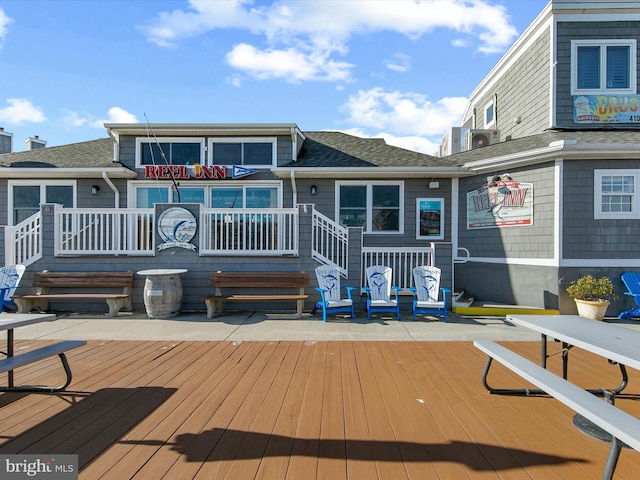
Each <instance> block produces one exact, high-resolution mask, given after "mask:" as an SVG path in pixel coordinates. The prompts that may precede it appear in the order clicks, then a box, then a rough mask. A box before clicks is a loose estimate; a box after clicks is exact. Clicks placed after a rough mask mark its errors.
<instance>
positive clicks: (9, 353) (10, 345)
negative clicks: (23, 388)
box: [7, 328, 13, 388]
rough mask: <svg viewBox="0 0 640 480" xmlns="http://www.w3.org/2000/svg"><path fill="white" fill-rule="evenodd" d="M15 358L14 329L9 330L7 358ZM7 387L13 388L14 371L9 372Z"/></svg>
mask: <svg viewBox="0 0 640 480" xmlns="http://www.w3.org/2000/svg"><path fill="white" fill-rule="evenodd" d="M8 357H13V328H10V329H9V330H7V358H8ZM7 387H8V388H13V370H9V371H8V372H7Z"/></svg>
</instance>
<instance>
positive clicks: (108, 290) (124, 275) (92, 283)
mask: <svg viewBox="0 0 640 480" xmlns="http://www.w3.org/2000/svg"><path fill="white" fill-rule="evenodd" d="M32 287H34V288H37V291H36V292H35V293H33V294H25V295H14V296H12V297H11V298H12V299H13V301H14V302H15V303H16V305H17V307H18V313H29V312H30V311H31V310H33V309H34V308H36V309H38V310H40V311H45V310H47V309H48V308H49V301H50V300H83V301H86V300H104V301H106V302H107V306H108V307H109V312H108V313H107V316H108V317H114V316H116V315H117V314H118V312H119V311H120V310H121V309H123V308H124V309H125V310H127V311H132V310H133V306H132V304H131V289H132V287H133V272H49V271H46V270H45V271H42V272H36V273H35V274H34V277H33V284H32ZM51 289H56V292H55V293H53V292H51ZM89 289H92V290H100V292H96V291H91V292H87V290H89ZM59 290H65V291H64V292H59Z"/></svg>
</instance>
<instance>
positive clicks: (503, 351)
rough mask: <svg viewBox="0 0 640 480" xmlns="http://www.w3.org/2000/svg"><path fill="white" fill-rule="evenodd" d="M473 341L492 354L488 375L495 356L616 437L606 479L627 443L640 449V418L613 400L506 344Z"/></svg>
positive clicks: (527, 379)
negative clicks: (595, 392)
mask: <svg viewBox="0 0 640 480" xmlns="http://www.w3.org/2000/svg"><path fill="white" fill-rule="evenodd" d="M473 344H474V346H475V347H476V348H478V349H480V350H482V351H483V352H484V353H486V354H487V355H488V359H487V364H486V366H485V375H486V372H487V371H488V369H489V366H490V364H491V360H494V359H495V360H496V361H497V362H499V363H501V364H502V365H504V366H505V367H507V368H508V369H510V370H511V371H513V372H514V373H517V374H518V375H520V377H522V378H523V379H525V380H526V381H528V382H530V383H532V384H533V385H535V386H537V387H538V388H540V389H541V390H543V391H544V392H546V393H548V394H549V395H551V396H552V397H554V398H555V399H557V400H559V401H561V402H562V403H564V404H565V405H566V406H568V407H569V408H571V409H572V410H574V411H575V412H576V413H578V414H579V415H582V416H583V417H584V418H586V419H587V420H589V421H591V422H592V423H594V424H595V425H597V426H598V427H600V428H602V429H603V430H605V431H606V432H608V433H609V434H610V435H611V436H612V437H613V440H612V442H611V447H610V450H609V456H608V457H607V461H606V464H605V467H604V473H603V477H602V478H605V479H611V478H612V477H613V472H614V471H615V468H616V464H617V462H618V458H619V456H620V450H621V448H622V444H623V442H624V444H626V445H628V446H629V447H631V448H633V449H635V450H638V451H640V419H638V418H636V417H634V416H632V415H630V414H628V413H626V412H624V411H622V410H620V409H619V408H617V407H616V406H614V405H612V404H610V403H607V402H605V401H603V400H600V399H599V398H598V397H596V396H595V395H594V394H592V393H589V392H588V391H586V390H584V389H582V388H580V387H578V386H577V385H574V384H573V383H571V382H569V381H567V380H565V379H563V378H562V377H559V376H558V375H555V374H554V373H552V372H550V371H549V370H546V369H545V368H543V367H541V366H539V365H536V364H535V363H534V362H532V361H530V360H528V359H526V358H524V357H522V356H520V355H518V354H517V353H515V352H513V351H511V350H509V349H508V348H506V347H504V346H502V345H499V344H497V343H495V342H491V341H488V340H477V341H474V342H473Z"/></svg>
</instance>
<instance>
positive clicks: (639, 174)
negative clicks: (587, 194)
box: [594, 170, 640, 219]
mask: <svg viewBox="0 0 640 480" xmlns="http://www.w3.org/2000/svg"><path fill="white" fill-rule="evenodd" d="M639 179H640V170H596V171H595V172H594V185H595V192H594V217H595V218H596V219H604V218H616V219H623V218H638V217H639V213H638V212H640V208H638V207H639V205H638V203H639V202H640V198H639V197H638V194H637V192H636V190H637V185H638V181H639Z"/></svg>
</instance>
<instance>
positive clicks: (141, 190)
mask: <svg viewBox="0 0 640 480" xmlns="http://www.w3.org/2000/svg"><path fill="white" fill-rule="evenodd" d="M141 183H142V182H137V183H136V185H135V186H133V188H134V192H135V193H134V198H135V201H136V204H135V207H136V208H153V206H154V205H155V204H156V203H200V204H202V205H204V206H205V207H210V208H278V207H279V199H280V188H279V186H277V185H274V184H273V183H270V184H266V183H261V184H251V185H244V184H231V185H225V186H221V187H218V186H205V185H194V186H190V187H183V186H180V187H179V190H180V197H178V192H176V191H175V189H174V188H173V185H172V184H171V183H160V184H158V183H153V184H151V183H147V184H142V185H141ZM225 183H226V182H225ZM170 199H171V200H170Z"/></svg>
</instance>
